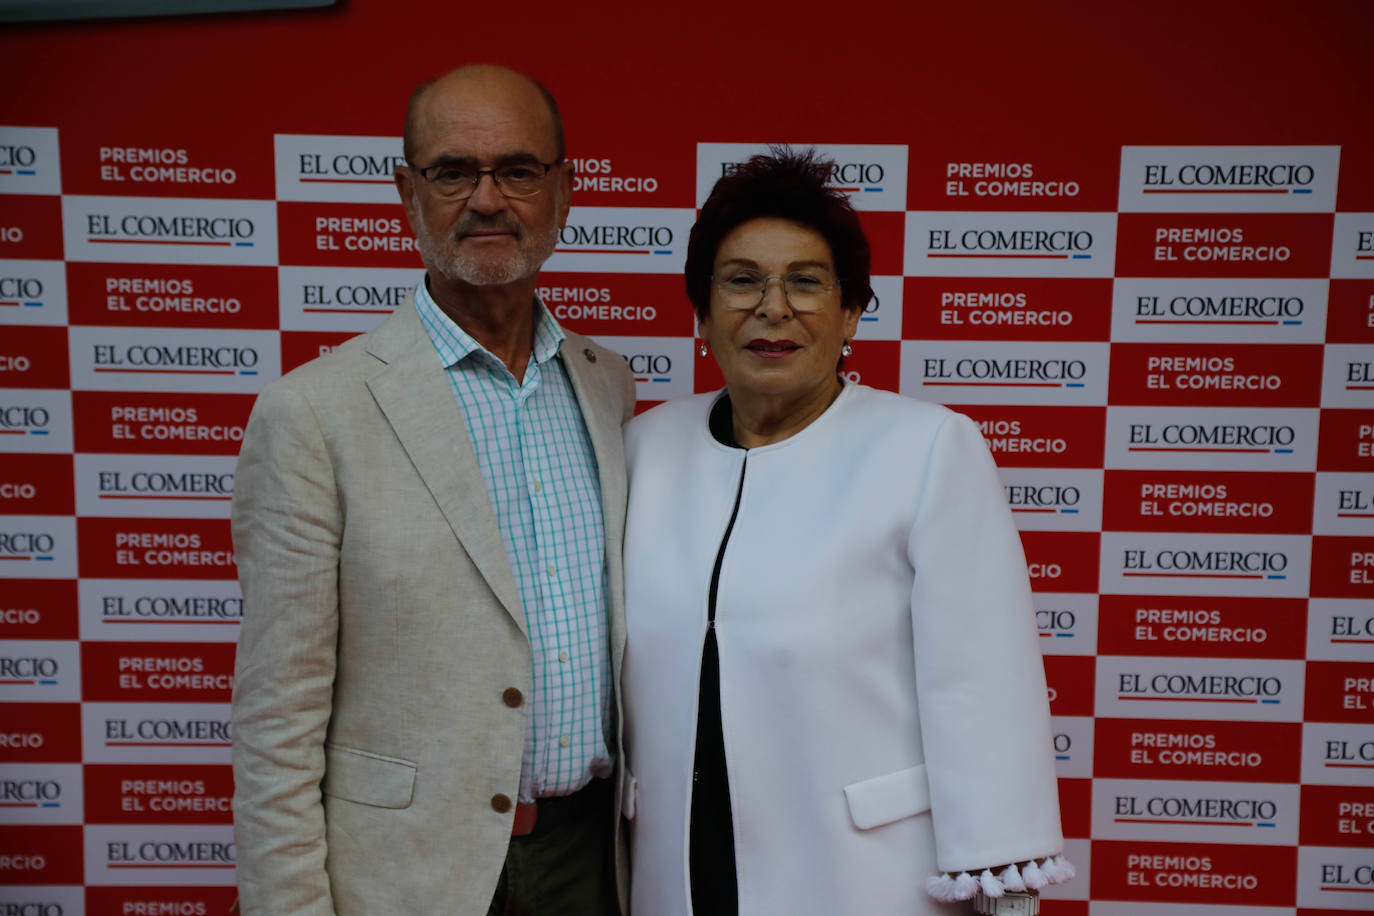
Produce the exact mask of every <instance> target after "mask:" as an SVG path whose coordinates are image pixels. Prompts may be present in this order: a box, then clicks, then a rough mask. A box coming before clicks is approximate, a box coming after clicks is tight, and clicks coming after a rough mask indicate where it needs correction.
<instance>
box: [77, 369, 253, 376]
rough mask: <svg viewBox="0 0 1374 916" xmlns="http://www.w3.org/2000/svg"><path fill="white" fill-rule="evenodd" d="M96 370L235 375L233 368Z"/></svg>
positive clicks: (104, 370)
mask: <svg viewBox="0 0 1374 916" xmlns="http://www.w3.org/2000/svg"><path fill="white" fill-rule="evenodd" d="M95 371H96V372H142V373H157V374H162V375H166V374H167V373H174V374H177V375H233V374H234V370H233V369H96V370H95Z"/></svg>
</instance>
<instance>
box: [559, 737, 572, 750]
mask: <svg viewBox="0 0 1374 916" xmlns="http://www.w3.org/2000/svg"><path fill="white" fill-rule="evenodd" d="M570 740H571V739H569V738H568V736H567V735H564V736H563V737H561V738H559V739H558V746H559V747H567V746H568V744H569V742H570Z"/></svg>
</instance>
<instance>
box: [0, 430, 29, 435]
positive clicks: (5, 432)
mask: <svg viewBox="0 0 1374 916" xmlns="http://www.w3.org/2000/svg"><path fill="white" fill-rule="evenodd" d="M22 435H24V431H23V430H22V429H0V436H22Z"/></svg>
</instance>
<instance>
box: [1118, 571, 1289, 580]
mask: <svg viewBox="0 0 1374 916" xmlns="http://www.w3.org/2000/svg"><path fill="white" fill-rule="evenodd" d="M1121 575H1123V576H1145V577H1147V578H1161V579H1170V578H1173V579H1263V578H1264V576H1261V575H1260V574H1259V573H1190V572H1179V573H1147V572H1124V573H1122V574H1121Z"/></svg>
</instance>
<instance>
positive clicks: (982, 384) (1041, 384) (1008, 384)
mask: <svg viewBox="0 0 1374 916" xmlns="http://www.w3.org/2000/svg"><path fill="white" fill-rule="evenodd" d="M921 384H922V385H969V386H972V387H982V388H986V387H993V388H1059V387H1060V385H1059V383H1058V382H922V383H921Z"/></svg>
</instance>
